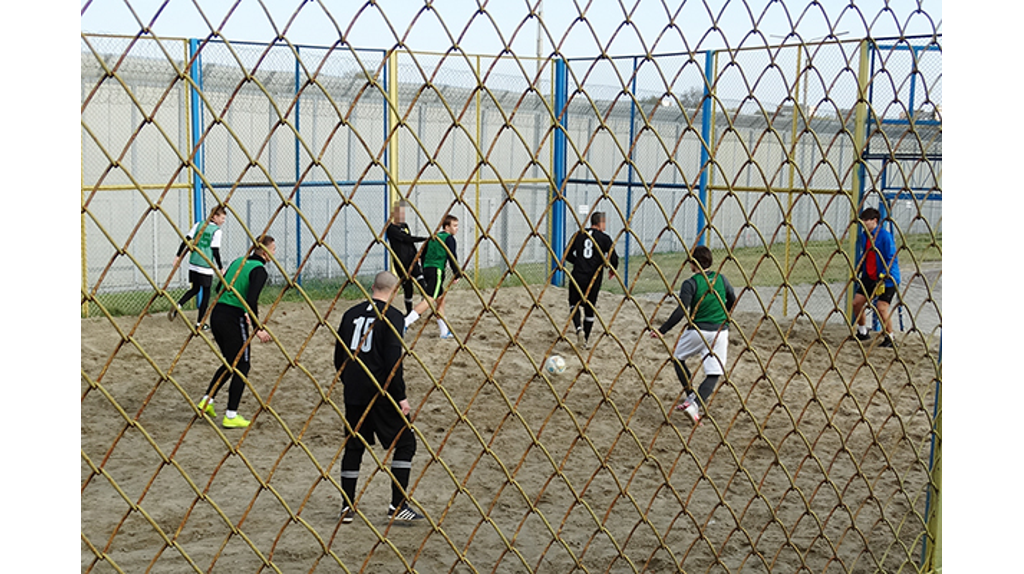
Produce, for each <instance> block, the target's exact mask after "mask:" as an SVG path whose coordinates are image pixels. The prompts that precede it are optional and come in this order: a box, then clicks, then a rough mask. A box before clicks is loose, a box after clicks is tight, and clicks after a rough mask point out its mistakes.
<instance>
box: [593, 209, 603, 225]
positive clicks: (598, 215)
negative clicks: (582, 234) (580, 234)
mask: <svg viewBox="0 0 1024 574" xmlns="http://www.w3.org/2000/svg"><path fill="white" fill-rule="evenodd" d="M604 220H605V215H604V212H603V211H595V212H594V213H591V214H590V224H591V225H597V224H599V223H601V222H602V221H604Z"/></svg>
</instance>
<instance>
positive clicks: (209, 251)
mask: <svg viewBox="0 0 1024 574" xmlns="http://www.w3.org/2000/svg"><path fill="white" fill-rule="evenodd" d="M218 229H220V228H219V227H217V224H216V223H214V222H212V221H207V222H206V223H205V224H202V223H201V224H199V227H198V228H197V229H196V231H197V232H198V234H199V237H193V238H192V239H193V240H194V241H195V244H196V248H195V249H194V250H193V251H192V255H190V256H189V258H188V262H189V263H191V264H192V265H197V266H199V267H212V266H211V265H210V263H208V261H210V262H213V263H214V264H216V261H217V260H216V259H214V258H213V248H212V247H210V244H211V243H213V234H214V233H215V232H216V231H217V230H218ZM203 255H206V259H203Z"/></svg>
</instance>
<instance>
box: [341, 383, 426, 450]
mask: <svg viewBox="0 0 1024 574" xmlns="http://www.w3.org/2000/svg"><path fill="white" fill-rule="evenodd" d="M363 413H366V418H363ZM360 419H362V421H361V422H360ZM345 420H346V421H347V422H348V424H349V426H351V427H352V428H353V429H354V430H355V431H356V433H357V434H359V435H360V436H362V437H363V440H365V441H366V444H370V445H372V444H375V442H374V440H375V437H376V439H380V444H381V446H383V447H384V448H390V447H391V445H392V443H394V444H395V450H396V451H401V450H403V449H402V447H405V450H408V449H409V448H410V447H411V448H412V449H413V452H415V449H416V435H415V434H414V433H413V432H412V429H411V428H409V419H408V418H407V417H406V416H405V415H404V414H402V411H400V410H398V407H397V406H395V405H393V404H391V401H390V400H388V398H387V397H378V398H377V400H376V401H374V402H373V404H370V405H356V404H349V403H345ZM410 457H411V455H410Z"/></svg>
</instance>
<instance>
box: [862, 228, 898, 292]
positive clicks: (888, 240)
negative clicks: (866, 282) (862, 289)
mask: <svg viewBox="0 0 1024 574" xmlns="http://www.w3.org/2000/svg"><path fill="white" fill-rule="evenodd" d="M874 242H875V252H876V253H877V254H878V259H879V266H880V267H881V268H880V269H879V272H880V273H885V284H886V285H887V286H889V287H895V286H897V285H899V284H900V261H899V257H897V256H896V240H894V239H893V237H892V233H889V232H888V231H887V230H886V229H884V228H883V227H882V224H881V223H879V224H878V226H877V227H875V238H874ZM867 245H868V234H867V233H861V234H860V239H859V240H858V243H857V251H858V253H860V258H861V259H860V267H861V272H862V273H863V272H864V265H865V262H866V261H867V257H868V254H867Z"/></svg>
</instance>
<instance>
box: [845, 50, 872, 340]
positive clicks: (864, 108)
mask: <svg viewBox="0 0 1024 574" xmlns="http://www.w3.org/2000/svg"><path fill="white" fill-rule="evenodd" d="M868 84H869V78H868V41H867V40H866V39H865V40H861V42H860V64H859V65H858V69H857V107H856V113H855V114H854V122H853V163H852V164H851V168H852V171H853V177H851V178H850V212H851V213H850V222H851V232H850V239H849V245H850V248H849V249H850V255H851V256H852V257H856V256H857V230H858V228H857V225H858V223H857V222H858V221H859V216H860V213H859V208H860V206H859V205H858V201H857V195H856V194H857V190H859V189H860V186H861V175H860V172H861V169H862V159H861V158H862V157H863V156H864V146H865V144H866V141H867V130H866V127H865V126H866V124H867V117H868V100H867V97H868V96H867V94H868ZM856 279H857V262H856V261H854V264H853V266H852V268H851V270H850V288H849V289H847V291H846V314H847V316H851V320H853V321H854V322H856V319H857V318H856V317H852V315H853V284H854V281H856Z"/></svg>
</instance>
